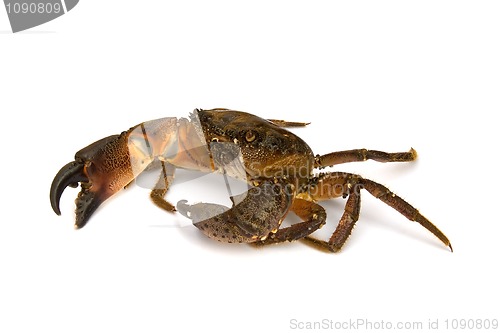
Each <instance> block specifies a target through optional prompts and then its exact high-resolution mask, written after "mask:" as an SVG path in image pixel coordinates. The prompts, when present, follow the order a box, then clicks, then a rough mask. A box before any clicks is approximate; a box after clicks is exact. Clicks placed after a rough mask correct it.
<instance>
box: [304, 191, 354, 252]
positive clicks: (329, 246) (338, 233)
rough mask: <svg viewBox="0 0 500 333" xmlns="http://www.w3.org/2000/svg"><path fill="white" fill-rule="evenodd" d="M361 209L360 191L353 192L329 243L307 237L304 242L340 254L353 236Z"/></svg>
mask: <svg viewBox="0 0 500 333" xmlns="http://www.w3.org/2000/svg"><path fill="white" fill-rule="evenodd" d="M360 207H361V196H360V194H359V192H358V191H355V190H351V191H350V193H349V197H348V198H347V202H346V204H345V208H344V214H342V217H341V218H340V221H339V224H338V225H337V228H336V229H335V231H334V233H333V234H332V236H331V237H330V240H329V241H328V242H325V241H323V240H319V239H316V238H314V237H310V236H308V237H305V238H304V241H306V242H309V243H311V244H312V245H314V246H316V247H318V248H319V249H321V250H328V251H332V252H338V251H340V249H341V248H342V246H343V245H344V243H345V242H346V241H347V238H349V236H350V235H351V232H352V229H353V228H354V225H355V224H356V222H357V221H358V218H359V210H360Z"/></svg>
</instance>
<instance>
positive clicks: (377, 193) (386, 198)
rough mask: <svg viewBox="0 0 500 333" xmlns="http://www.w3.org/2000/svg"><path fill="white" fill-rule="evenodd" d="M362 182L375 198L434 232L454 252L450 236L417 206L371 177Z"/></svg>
mask: <svg viewBox="0 0 500 333" xmlns="http://www.w3.org/2000/svg"><path fill="white" fill-rule="evenodd" d="M361 184H362V185H363V188H364V189H365V190H367V191H368V192H370V194H371V195H373V196H374V197H375V198H377V199H380V200H381V201H383V202H385V203H386V204H387V205H389V206H390V207H392V208H394V209H395V210H397V211H398V212H399V213H400V214H401V215H403V216H405V217H406V218H407V219H408V220H410V221H414V222H418V223H419V224H420V225H422V226H423V227H424V228H425V229H427V230H429V231H430V232H432V233H433V234H434V235H435V236H436V237H437V238H439V239H440V240H441V242H443V243H444V244H445V245H446V246H448V247H449V248H450V250H451V251H452V252H453V248H452V247H451V243H450V241H449V240H448V238H447V237H446V236H445V235H444V234H443V233H442V232H441V230H439V229H438V227H436V226H435V225H434V224H432V222H431V221H429V220H428V219H427V218H425V217H424V216H423V215H422V214H420V213H419V211H418V210H417V209H416V208H415V207H413V206H412V205H410V204H409V203H408V202H406V201H404V200H403V199H402V198H401V197H399V196H397V195H396V194H394V193H392V192H391V191H390V190H389V189H388V188H387V187H385V186H384V185H381V184H379V183H376V182H374V181H372V180H369V179H362V181H361Z"/></svg>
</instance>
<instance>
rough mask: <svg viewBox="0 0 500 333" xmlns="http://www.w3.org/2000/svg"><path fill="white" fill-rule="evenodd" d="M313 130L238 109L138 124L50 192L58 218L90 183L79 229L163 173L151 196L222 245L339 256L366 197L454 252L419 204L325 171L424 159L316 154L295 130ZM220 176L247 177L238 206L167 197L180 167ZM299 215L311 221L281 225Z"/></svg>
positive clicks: (68, 170) (66, 171)
mask: <svg viewBox="0 0 500 333" xmlns="http://www.w3.org/2000/svg"><path fill="white" fill-rule="evenodd" d="M306 125H307V123H301V122H290V121H284V120H275V119H268V120H266V119H263V118H260V117H258V116H255V115H253V114H250V113H246V112H241V111H234V110H229V109H212V110H201V109H196V110H194V111H193V112H192V113H191V114H190V116H189V118H175V117H167V118H161V119H157V120H152V121H148V122H144V123H141V124H138V125H136V126H134V127H132V128H131V129H129V130H128V131H126V132H123V133H121V134H119V135H112V136H109V137H106V138H104V139H101V140H99V141H97V142H94V143H92V144H91V145H89V146H87V147H86V148H83V149H82V150H80V151H79V152H77V153H76V155H75V160H74V161H72V162H70V163H68V164H66V165H65V166H63V167H62V168H61V169H60V171H59V172H58V173H57V174H56V176H55V178H54V180H53V182H52V186H51V189H50V202H51V205H52V208H53V210H54V212H55V213H56V214H57V215H60V214H61V211H60V208H59V202H60V198H61V195H62V193H63V191H64V190H65V188H66V187H68V186H70V187H77V186H78V184H80V185H81V191H80V193H79V194H78V197H77V198H76V200H75V203H76V221H75V227H76V228H82V227H83V226H85V225H86V223H87V222H88V221H89V218H90V217H91V215H92V214H93V213H94V212H95V211H96V209H97V208H98V207H99V205H101V204H102V203H103V202H104V201H105V200H107V199H108V198H109V197H111V196H112V195H114V194H115V193H117V192H119V191H120V190H122V189H123V188H125V187H126V186H127V185H128V184H130V183H131V182H133V181H134V179H136V178H137V177H138V176H139V175H140V174H142V173H143V172H145V171H147V170H152V169H157V170H159V173H160V177H159V179H158V181H157V182H156V185H155V186H154V188H153V189H152V191H151V194H150V197H151V199H152V201H153V203H154V204H156V205H157V206H158V207H160V208H162V209H164V210H166V211H168V212H176V211H178V212H179V213H180V214H182V215H184V216H186V217H187V218H189V219H191V220H192V222H193V224H194V226H195V227H197V228H198V229H199V230H200V231H201V232H203V233H204V234H205V235H206V236H208V237H210V238H212V239H215V240H217V241H219V242H223V243H251V244H255V245H267V244H275V243H282V242H288V241H290V242H291V241H295V240H303V241H305V242H307V243H309V244H311V245H314V246H315V247H317V248H319V249H322V250H327V251H331V252H338V251H339V250H340V249H341V248H342V246H343V245H344V244H345V242H346V241H347V239H348V237H349V235H350V234H351V232H352V230H353V227H354V225H355V224H356V222H357V221H358V218H359V214H360V204H361V190H365V191H367V192H368V193H370V194H371V195H373V196H374V197H375V198H377V199H379V200H380V201H382V202H384V203H385V204H387V205H389V206H390V207H392V208H394V209H395V210H396V211H398V212H399V213H401V214H402V215H403V216H405V217H406V218H407V219H409V220H410V221H415V222H417V223H419V224H420V225H421V226H423V227H424V228H426V229H427V230H429V231H430V232H431V233H432V234H434V235H435V236H436V237H437V238H438V239H439V240H440V241H441V242H442V243H443V244H444V245H445V246H448V247H449V248H450V250H451V251H453V248H452V246H451V244H450V241H449V240H448V238H447V237H446V236H445V235H444V234H443V233H442V232H441V231H440V230H439V229H438V228H437V227H436V226H435V225H434V224H433V223H431V222H430V221H429V220H428V219H427V218H425V217H424V216H423V215H422V214H420V213H419V211H418V210H417V209H415V208H414V207H413V206H412V205H410V204H409V203H407V202H406V201H405V200H403V199H402V198H401V197H399V196H398V195H396V194H394V193H393V192H391V191H390V190H389V189H388V188H387V187H385V186H383V185H381V184H379V183H377V182H375V181H373V180H370V179H366V178H363V177H361V176H359V175H356V174H352V173H345V172H336V171H331V172H324V171H325V170H324V169H325V168H326V167H333V166H336V165H338V164H343V163H348V162H358V161H366V160H374V161H378V162H410V161H413V160H415V159H416V157H417V153H416V151H415V150H414V149H413V148H412V149H410V150H409V151H407V152H397V153H386V152H382V151H377V150H367V149H354V150H346V151H338V152H332V153H329V154H325V155H314V153H313V151H312V150H311V148H310V147H309V146H308V145H307V143H306V142H304V141H303V140H302V139H301V138H299V137H298V136H297V135H295V134H293V133H292V132H290V131H288V130H287V129H286V128H287V127H299V126H306ZM178 168H181V169H187V170H197V171H201V172H206V173H212V172H217V173H221V174H223V175H224V176H227V177H231V178H235V179H239V180H242V181H243V182H245V183H246V184H248V185H247V191H246V192H244V193H242V194H239V195H234V196H231V201H232V207H226V206H223V205H219V204H215V203H195V204H188V202H187V201H186V200H181V201H179V202H178V203H177V204H176V205H175V206H174V205H173V204H172V203H170V202H168V201H167V200H166V199H165V196H166V194H167V191H168V188H169V186H170V185H171V184H172V182H173V180H174V173H175V170H176V169H178ZM339 197H342V198H345V199H347V200H346V204H345V209H344V212H343V215H342V217H341V218H340V221H339V223H338V225H337V227H336V229H335V231H334V232H333V234H332V235H331V237H330V239H329V240H320V239H317V238H315V237H313V236H312V234H313V233H314V232H315V231H316V230H318V229H319V228H321V227H322V226H323V225H324V224H325V223H326V212H325V209H324V208H323V207H322V206H321V205H320V204H319V202H321V201H323V200H329V199H333V198H339ZM290 211H292V212H293V213H295V214H296V215H297V216H298V217H299V218H300V219H301V221H302V222H298V223H295V224H292V225H289V226H282V222H283V220H284V219H285V217H286V216H287V214H288V213H289V212H290Z"/></svg>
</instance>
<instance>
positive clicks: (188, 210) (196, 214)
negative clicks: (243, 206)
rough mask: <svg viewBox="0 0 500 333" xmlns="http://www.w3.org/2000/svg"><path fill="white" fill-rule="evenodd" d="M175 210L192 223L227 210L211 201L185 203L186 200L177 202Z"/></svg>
mask: <svg viewBox="0 0 500 333" xmlns="http://www.w3.org/2000/svg"><path fill="white" fill-rule="evenodd" d="M176 206H177V211H178V212H179V213H181V215H183V216H185V217H187V218H188V219H190V220H192V221H193V223H194V224H196V223H198V222H200V221H203V220H206V219H210V218H212V217H214V216H218V215H220V214H222V213H224V212H226V211H228V210H229V208H228V207H226V206H222V205H218V204H212V203H197V204H194V205H189V204H187V200H180V201H179V202H177V205H176Z"/></svg>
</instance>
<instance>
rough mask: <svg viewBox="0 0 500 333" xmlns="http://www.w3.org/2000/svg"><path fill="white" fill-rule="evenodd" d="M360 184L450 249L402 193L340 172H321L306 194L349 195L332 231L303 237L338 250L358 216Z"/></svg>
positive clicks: (320, 196) (322, 197) (319, 197)
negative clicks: (322, 236) (321, 237)
mask: <svg viewBox="0 0 500 333" xmlns="http://www.w3.org/2000/svg"><path fill="white" fill-rule="evenodd" d="M363 188H364V189H366V190H367V191H368V192H369V193H370V194H371V195H373V196H374V197H376V198H377V199H380V200H381V201H383V202H384V203H386V204H387V205H388V206H390V207H392V208H394V209H395V210H397V211H398V212H399V213H401V214H402V215H404V216H405V217H406V218H408V219H409V220H410V221H415V222H418V223H419V224H420V225H422V226H423V227H424V228H426V229H427V230H429V231H430V232H432V233H433V234H434V235H435V236H436V237H437V238H439V239H440V240H441V241H442V242H443V243H444V244H445V245H446V246H449V247H450V249H451V250H452V251H453V248H452V247H451V244H450V241H449V240H448V238H447V237H446V236H445V235H444V234H443V233H442V232H441V231H440V230H439V229H438V228H437V227H436V226H435V225H434V224H432V222H430V221H429V220H428V219H426V218H425V217H424V216H423V215H422V214H420V213H419V212H418V210H417V209H415V208H414V207H413V206H411V205H410V204H409V203H407V202H406V201H404V200H403V199H402V198H401V197H399V196H397V195H396V194H394V193H393V192H391V191H390V190H389V189H388V188H387V187H385V186H383V185H381V184H379V183H376V182H374V181H371V180H369V179H364V178H361V177H360V176H357V175H354V174H348V173H340V172H337V173H329V174H325V175H323V176H321V177H320V178H319V179H318V180H317V182H316V183H315V184H314V185H312V186H311V187H310V189H309V195H310V197H311V198H312V199H314V200H325V199H328V198H335V197H339V196H344V197H345V196H348V199H347V203H346V207H345V211H344V214H343V215H342V218H341V219H340V222H339V224H338V226H337V228H336V230H335V232H334V233H333V235H332V237H331V238H330V240H329V241H328V242H325V241H321V240H317V239H314V238H312V237H306V238H305V239H304V240H305V241H308V242H310V243H312V244H313V245H316V246H319V247H320V248H323V249H328V250H330V251H332V252H337V251H339V250H340V249H341V248H342V246H343V245H344V243H345V242H346V240H347V238H348V237H349V235H350V233H351V231H352V229H353V227H354V224H355V223H356V221H357V220H358V217H359V211H360V205H361V198H360V190H361V189H363Z"/></svg>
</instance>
